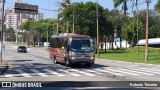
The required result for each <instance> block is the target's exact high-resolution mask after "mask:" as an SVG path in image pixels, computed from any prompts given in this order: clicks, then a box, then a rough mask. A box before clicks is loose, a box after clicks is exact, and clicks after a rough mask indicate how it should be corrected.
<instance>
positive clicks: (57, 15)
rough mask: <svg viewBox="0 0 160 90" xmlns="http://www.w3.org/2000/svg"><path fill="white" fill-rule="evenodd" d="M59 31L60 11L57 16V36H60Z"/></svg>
mask: <svg viewBox="0 0 160 90" xmlns="http://www.w3.org/2000/svg"><path fill="white" fill-rule="evenodd" d="M58 29H59V9H58V15H57V35H58V34H59V32H58Z"/></svg>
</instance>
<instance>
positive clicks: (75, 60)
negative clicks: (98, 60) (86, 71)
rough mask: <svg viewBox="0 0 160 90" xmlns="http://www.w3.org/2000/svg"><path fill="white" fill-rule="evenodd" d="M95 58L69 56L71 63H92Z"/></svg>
mask: <svg viewBox="0 0 160 90" xmlns="http://www.w3.org/2000/svg"><path fill="white" fill-rule="evenodd" d="M94 61H95V58H73V57H72V58H70V62H71V63H85V64H94Z"/></svg>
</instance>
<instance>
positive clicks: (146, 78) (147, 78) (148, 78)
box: [139, 77, 149, 79]
mask: <svg viewBox="0 0 160 90" xmlns="http://www.w3.org/2000/svg"><path fill="white" fill-rule="evenodd" d="M139 78H142V79H149V78H145V77H139Z"/></svg>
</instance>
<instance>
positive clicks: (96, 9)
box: [96, 0, 99, 57]
mask: <svg viewBox="0 0 160 90" xmlns="http://www.w3.org/2000/svg"><path fill="white" fill-rule="evenodd" d="M97 3H98V0H97V1H96V15H97V55H98V57H99V26H98V6H97Z"/></svg>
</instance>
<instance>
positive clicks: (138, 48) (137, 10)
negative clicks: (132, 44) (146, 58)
mask: <svg viewBox="0 0 160 90" xmlns="http://www.w3.org/2000/svg"><path fill="white" fill-rule="evenodd" d="M136 9H137V44H138V48H137V54H138V55H139V42H138V39H139V30H138V28H139V27H138V14H139V12H138V1H136Z"/></svg>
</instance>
